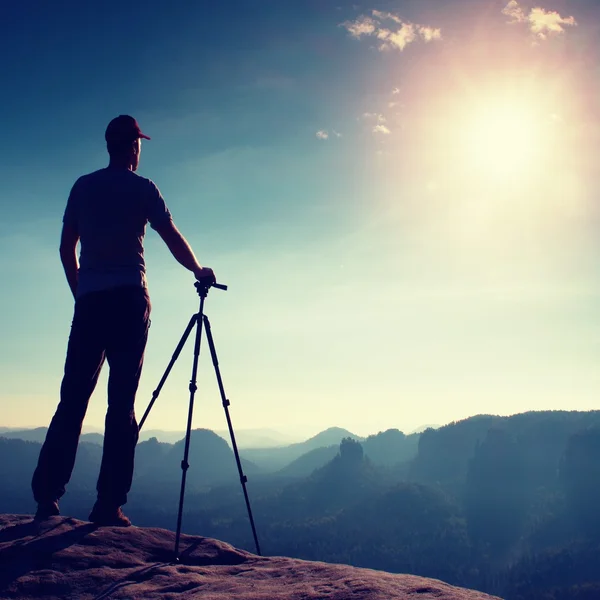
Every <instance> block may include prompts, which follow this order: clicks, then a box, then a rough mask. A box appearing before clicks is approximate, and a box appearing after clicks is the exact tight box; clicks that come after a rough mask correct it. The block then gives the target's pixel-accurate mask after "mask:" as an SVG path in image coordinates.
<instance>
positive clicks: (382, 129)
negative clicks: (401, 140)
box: [373, 125, 391, 135]
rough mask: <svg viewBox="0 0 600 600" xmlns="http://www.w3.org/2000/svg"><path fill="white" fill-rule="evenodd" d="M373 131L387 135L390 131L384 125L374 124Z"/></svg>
mask: <svg viewBox="0 0 600 600" xmlns="http://www.w3.org/2000/svg"><path fill="white" fill-rule="evenodd" d="M373 133H383V134H385V135H389V134H390V133H391V131H390V130H389V129H388V128H387V127H386V126H385V125H375V127H373Z"/></svg>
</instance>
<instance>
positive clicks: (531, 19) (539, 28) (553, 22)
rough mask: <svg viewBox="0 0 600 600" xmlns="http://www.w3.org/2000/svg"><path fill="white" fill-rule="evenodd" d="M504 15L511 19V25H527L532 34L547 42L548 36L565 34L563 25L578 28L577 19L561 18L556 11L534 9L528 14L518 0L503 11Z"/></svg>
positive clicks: (512, 1) (511, 0) (511, 2)
mask: <svg viewBox="0 0 600 600" xmlns="http://www.w3.org/2000/svg"><path fill="white" fill-rule="evenodd" d="M502 14H503V15H506V16H507V17H510V18H511V19H512V20H511V21H509V23H511V24H513V23H526V24H527V26H528V28H529V30H530V31H531V33H533V34H534V35H536V36H537V37H538V38H540V39H543V40H545V39H546V38H547V37H548V35H552V34H561V33H564V31H565V30H564V28H563V25H570V26H572V27H573V26H576V25H577V21H575V17H561V16H560V15H559V14H558V13H557V12H556V11H547V10H545V9H544V8H541V7H536V8H532V9H531V10H530V11H529V14H527V13H526V12H525V11H524V10H523V9H522V8H521V6H520V5H519V3H518V2H517V0H510V2H509V3H508V4H507V5H506V6H505V7H504V9H503V10H502Z"/></svg>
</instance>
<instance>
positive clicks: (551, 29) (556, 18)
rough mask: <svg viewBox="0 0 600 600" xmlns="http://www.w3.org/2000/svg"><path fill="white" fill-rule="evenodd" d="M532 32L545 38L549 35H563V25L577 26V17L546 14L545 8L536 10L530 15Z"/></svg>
mask: <svg viewBox="0 0 600 600" xmlns="http://www.w3.org/2000/svg"><path fill="white" fill-rule="evenodd" d="M529 23H530V24H531V31H532V33H535V34H536V35H538V36H539V37H542V38H545V37H546V35H547V34H548V33H550V34H551V33H562V32H563V31H564V29H563V27H562V26H563V25H571V26H575V25H577V22H576V21H575V17H567V18H563V17H561V16H560V15H559V14H558V13H557V12H554V11H552V12H546V11H545V10H544V9H543V8H534V9H532V11H531V13H529Z"/></svg>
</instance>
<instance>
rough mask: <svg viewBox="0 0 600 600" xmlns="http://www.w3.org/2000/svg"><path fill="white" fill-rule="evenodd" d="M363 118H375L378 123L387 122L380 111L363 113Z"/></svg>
mask: <svg viewBox="0 0 600 600" xmlns="http://www.w3.org/2000/svg"><path fill="white" fill-rule="evenodd" d="M363 119H368V120H375V121H377V122H378V123H385V117H384V116H383V115H382V114H380V113H372V112H366V113H363Z"/></svg>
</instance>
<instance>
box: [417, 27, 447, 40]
mask: <svg viewBox="0 0 600 600" xmlns="http://www.w3.org/2000/svg"><path fill="white" fill-rule="evenodd" d="M419 34H420V35H421V37H422V38H423V40H424V41H426V42H432V41H433V40H440V39H442V30H441V29H434V28H433V27H419Z"/></svg>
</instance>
